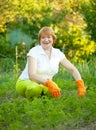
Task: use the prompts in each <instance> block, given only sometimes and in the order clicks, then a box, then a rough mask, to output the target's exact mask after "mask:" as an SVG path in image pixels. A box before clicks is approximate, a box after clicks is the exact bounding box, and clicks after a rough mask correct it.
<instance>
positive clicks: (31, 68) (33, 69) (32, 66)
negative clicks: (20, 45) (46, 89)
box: [28, 56, 47, 84]
mask: <svg viewBox="0 0 96 130" xmlns="http://www.w3.org/2000/svg"><path fill="white" fill-rule="evenodd" d="M28 74H29V79H30V80H34V81H36V82H38V83H42V84H44V83H45V82H46V81H47V79H44V78H42V77H41V76H39V75H38V74H37V61H36V59H34V58H33V57H31V56H28Z"/></svg>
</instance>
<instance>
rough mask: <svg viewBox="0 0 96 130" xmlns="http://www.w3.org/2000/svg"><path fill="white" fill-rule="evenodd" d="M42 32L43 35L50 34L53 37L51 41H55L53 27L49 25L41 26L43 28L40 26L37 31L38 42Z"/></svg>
mask: <svg viewBox="0 0 96 130" xmlns="http://www.w3.org/2000/svg"><path fill="white" fill-rule="evenodd" d="M43 34H45V35H51V36H52V37H53V43H54V42H55V40H56V35H55V33H54V31H53V29H52V28H50V27H43V28H41V30H40V31H39V33H38V41H39V44H40V39H41V36H42V35H43Z"/></svg>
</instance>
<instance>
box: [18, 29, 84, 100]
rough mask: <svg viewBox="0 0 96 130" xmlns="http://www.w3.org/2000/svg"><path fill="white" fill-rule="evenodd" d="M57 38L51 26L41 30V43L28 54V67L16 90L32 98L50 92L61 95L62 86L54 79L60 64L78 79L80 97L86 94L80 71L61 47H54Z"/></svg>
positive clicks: (55, 95) (56, 96) (39, 39)
mask: <svg viewBox="0 0 96 130" xmlns="http://www.w3.org/2000/svg"><path fill="white" fill-rule="evenodd" d="M55 40H56V36H55V34H54V32H53V30H52V29H51V28H50V27H43V28H42V29H41V30H40V31H39V34H38V41H39V44H38V45H37V46H35V47H33V48H32V49H30V51H29V53H28V54H27V64H26V67H25V69H24V71H23V72H22V74H21V75H20V77H19V79H18V81H17V84H16V90H17V92H18V93H19V94H21V95H22V96H24V97H26V98H28V99H31V98H34V97H40V96H41V95H47V94H48V93H50V94H51V96H52V97H53V98H58V97H60V96H61V93H60V88H59V87H58V86H57V84H56V83H55V82H53V81H52V77H53V76H54V75H55V74H56V73H57V72H58V69H59V64H61V65H62V66H63V67H64V68H66V69H67V70H68V71H70V72H71V74H72V75H73V77H74V79H75V80H76V84H77V87H78V97H79V98H80V97H81V96H83V95H85V94H86V88H85V86H84V82H83V80H82V79H81V75H80V73H79V71H78V70H77V69H76V67H75V66H74V65H73V64H72V63H70V61H69V60H68V59H67V58H66V57H65V55H64V54H63V53H62V52H61V51H60V50H59V49H56V48H53V44H54V43H55Z"/></svg>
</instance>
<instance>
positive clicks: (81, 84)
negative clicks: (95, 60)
mask: <svg viewBox="0 0 96 130" xmlns="http://www.w3.org/2000/svg"><path fill="white" fill-rule="evenodd" d="M76 84H77V86H78V97H79V98H81V97H82V96H83V95H85V94H86V87H85V86H84V82H83V80H76Z"/></svg>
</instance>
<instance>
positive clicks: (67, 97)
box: [0, 0, 96, 130]
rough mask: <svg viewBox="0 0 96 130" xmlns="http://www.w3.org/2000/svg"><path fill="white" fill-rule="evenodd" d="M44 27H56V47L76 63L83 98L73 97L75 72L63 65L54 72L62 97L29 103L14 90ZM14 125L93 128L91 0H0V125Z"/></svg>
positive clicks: (95, 17) (95, 89) (95, 59)
mask: <svg viewBox="0 0 96 130" xmlns="http://www.w3.org/2000/svg"><path fill="white" fill-rule="evenodd" d="M43 26H50V27H52V28H53V29H54V31H55V34H56V36H57V40H56V43H55V45H54V46H55V47H57V48H59V49H61V50H62V51H63V52H64V53H65V54H66V56H67V58H68V59H69V60H71V61H72V62H73V63H74V64H75V66H76V67H77V68H78V69H79V71H80V73H81V75H82V78H83V79H84V81H85V84H86V85H88V89H87V95H86V96H85V97H84V98H83V99H82V100H78V98H77V88H76V85H75V82H74V80H73V77H72V76H71V75H70V74H69V73H68V72H66V70H65V69H62V67H60V71H59V73H58V74H57V75H56V76H55V77H54V81H55V82H56V83H57V84H58V85H59V86H60V87H61V89H62V97H61V98H60V99H57V100H55V99H51V100H50V98H48V97H43V98H39V99H37V98H36V99H35V100H34V101H33V102H29V101H28V100H27V99H24V98H22V97H20V95H18V94H17V93H16V89H15V84H16V81H17V78H18V76H19V74H20V73H21V71H22V70H23V69H24V66H25V63H26V54H27V52H28V51H29V49H30V48H31V47H33V46H35V45H37V44H38V31H39V30H40V29H41V27H43ZM77 63H78V64H77ZM91 122H92V125H89V124H90V123H91ZM93 123H94V125H93ZM85 126H86V127H85ZM13 128H14V130H19V129H21V130H22V129H23V130H29V129H30V130H31V129H32V130H49V129H50V130H58V129H65V130H82V129H84V128H85V130H86V129H87V130H89V129H91V130H95V128H96V2H95V0H83V1H82V0H78V1H77V0H66V1H65V0H0V129H1V130H13Z"/></svg>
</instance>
